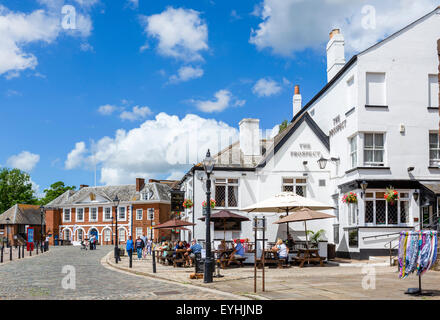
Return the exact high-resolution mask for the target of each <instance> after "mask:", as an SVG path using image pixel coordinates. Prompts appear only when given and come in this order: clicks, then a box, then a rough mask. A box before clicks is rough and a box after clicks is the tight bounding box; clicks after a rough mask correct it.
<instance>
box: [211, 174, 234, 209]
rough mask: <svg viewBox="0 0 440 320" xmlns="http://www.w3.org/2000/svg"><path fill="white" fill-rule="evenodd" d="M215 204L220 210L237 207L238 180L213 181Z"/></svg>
mask: <svg viewBox="0 0 440 320" xmlns="http://www.w3.org/2000/svg"><path fill="white" fill-rule="evenodd" d="M215 203H216V206H217V207H220V208H236V207H238V179H215Z"/></svg>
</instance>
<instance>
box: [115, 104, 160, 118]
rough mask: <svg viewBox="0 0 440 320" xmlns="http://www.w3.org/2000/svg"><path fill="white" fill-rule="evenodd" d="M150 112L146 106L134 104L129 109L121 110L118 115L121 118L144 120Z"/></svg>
mask: <svg viewBox="0 0 440 320" xmlns="http://www.w3.org/2000/svg"><path fill="white" fill-rule="evenodd" d="M151 114H152V111H151V110H150V108H148V107H139V106H134V107H133V109H132V110H131V111H123V112H122V113H121V115H120V116H119V117H120V118H121V119H122V120H129V121H137V120H144V119H145V118H146V117H148V116H149V115H151Z"/></svg>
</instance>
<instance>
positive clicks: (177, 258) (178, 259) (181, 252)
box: [173, 249, 188, 268]
mask: <svg viewBox="0 0 440 320" xmlns="http://www.w3.org/2000/svg"><path fill="white" fill-rule="evenodd" d="M186 252H188V250H187V249H177V250H174V253H175V255H173V267H174V268H175V267H177V264H178V263H182V264H183V265H184V264H185V263H186V259H185V253H186Z"/></svg>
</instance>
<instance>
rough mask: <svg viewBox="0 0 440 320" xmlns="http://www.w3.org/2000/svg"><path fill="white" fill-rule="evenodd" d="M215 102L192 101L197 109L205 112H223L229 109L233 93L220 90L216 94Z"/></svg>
mask: <svg viewBox="0 0 440 320" xmlns="http://www.w3.org/2000/svg"><path fill="white" fill-rule="evenodd" d="M214 98H215V99H214V100H192V102H193V103H194V104H195V106H196V107H197V109H199V110H200V111H203V112H208V113H212V112H221V111H223V110H225V109H226V108H228V107H229V105H230V102H231V99H232V93H231V92H230V91H229V90H219V91H217V92H216V93H215V94H214Z"/></svg>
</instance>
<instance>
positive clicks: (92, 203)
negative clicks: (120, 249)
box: [45, 178, 171, 245]
mask: <svg viewBox="0 0 440 320" xmlns="http://www.w3.org/2000/svg"><path fill="white" fill-rule="evenodd" d="M165 182H166V183H165ZM169 184H170V181H160V182H157V181H156V180H150V182H149V183H145V180H144V179H141V178H137V179H136V184H132V185H119V186H99V187H89V186H87V185H82V186H80V190H78V191H73V190H68V191H66V192H65V193H63V194H62V195H60V196H59V197H58V198H56V199H55V200H53V201H51V202H50V203H48V204H47V205H46V206H45V210H46V217H47V218H46V219H47V220H46V222H47V227H48V229H51V230H53V234H54V237H52V238H51V239H50V242H51V243H52V244H53V242H54V240H55V238H58V239H63V240H68V241H72V242H75V241H81V240H83V239H85V238H90V236H91V235H95V236H96V237H97V239H98V242H99V243H100V244H108V245H110V244H112V243H114V241H115V236H116V212H117V219H118V238H119V242H120V243H125V242H126V240H127V237H128V236H129V235H131V234H132V235H133V238H135V237H137V236H142V235H146V236H148V238H151V237H153V240H162V239H163V238H165V239H168V238H170V231H166V230H164V231H162V230H161V231H159V230H157V231H154V234H152V227H153V226H154V225H158V224H160V223H163V222H166V221H168V220H169V219H170V215H171V212H170V206H171V202H170V196H171V195H170V192H171V187H170V186H169ZM116 196H117V197H118V199H119V200H120V203H119V206H118V208H116V207H115V206H114V204H113V199H114V198H115V197H116Z"/></svg>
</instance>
